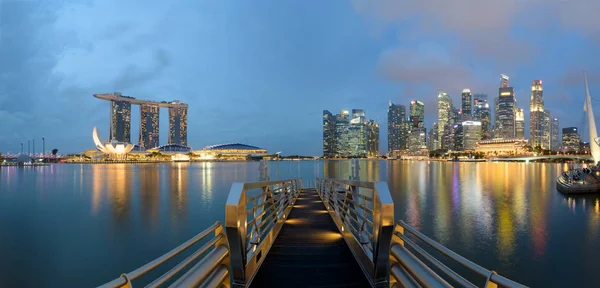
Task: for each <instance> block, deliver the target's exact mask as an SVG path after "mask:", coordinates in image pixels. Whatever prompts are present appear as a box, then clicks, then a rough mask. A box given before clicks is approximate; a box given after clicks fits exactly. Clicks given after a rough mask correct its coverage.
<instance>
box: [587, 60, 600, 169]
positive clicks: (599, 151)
mask: <svg viewBox="0 0 600 288" xmlns="http://www.w3.org/2000/svg"><path fill="white" fill-rule="evenodd" d="M583 80H584V82H585V105H584V109H583V110H584V111H585V112H587V118H588V129H589V136H590V152H591V153H592V157H593V158H594V164H598V162H599V161H600V146H599V145H598V143H596V140H597V139H596V138H598V132H597V130H596V120H595V119H594V110H593V109H592V97H591V96H590V89H589V88H588V81H587V73H586V71H585V70H584V71H583Z"/></svg>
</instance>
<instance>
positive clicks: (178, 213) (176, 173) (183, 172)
mask: <svg viewBox="0 0 600 288" xmlns="http://www.w3.org/2000/svg"><path fill="white" fill-rule="evenodd" d="M189 165H190V163H174V164H173V166H174V167H172V169H169V181H170V184H171V185H170V189H169V190H170V196H171V197H169V200H170V201H169V202H170V209H171V219H172V221H175V222H177V221H181V220H182V219H183V218H185V217H186V216H187V205H188V203H187V195H188V173H189V172H188V169H189Z"/></svg>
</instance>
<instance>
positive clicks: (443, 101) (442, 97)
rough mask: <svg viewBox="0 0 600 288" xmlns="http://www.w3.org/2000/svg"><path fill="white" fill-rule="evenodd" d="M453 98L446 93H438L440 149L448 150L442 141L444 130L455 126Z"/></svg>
mask: <svg viewBox="0 0 600 288" xmlns="http://www.w3.org/2000/svg"><path fill="white" fill-rule="evenodd" d="M451 115H452V98H450V96H448V94H446V92H444V91H441V90H440V91H439V93H438V133H437V135H438V143H439V145H440V147H439V148H440V149H447V148H446V147H445V145H444V144H443V143H444V140H443V139H442V138H443V137H444V135H445V133H444V130H445V129H446V127H447V125H449V124H453V122H452V119H451V118H452V116H451Z"/></svg>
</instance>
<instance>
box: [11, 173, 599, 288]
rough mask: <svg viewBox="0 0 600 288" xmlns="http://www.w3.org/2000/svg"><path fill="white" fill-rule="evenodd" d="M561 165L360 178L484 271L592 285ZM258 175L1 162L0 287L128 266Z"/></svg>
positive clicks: (592, 260) (586, 215)
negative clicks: (384, 188) (378, 185)
mask: <svg viewBox="0 0 600 288" xmlns="http://www.w3.org/2000/svg"><path fill="white" fill-rule="evenodd" d="M350 167H351V164H350V161H325V162H323V161H281V162H271V163H270V177H271V179H287V178H295V177H303V178H304V179H307V180H308V179H310V180H312V179H314V177H315V174H318V176H322V175H326V176H328V177H335V178H341V179H348V178H349V176H350ZM564 167H565V166H564V165H561V164H537V163H461V162H459V163H443V162H435V161H431V162H417V161H388V162H386V161H360V168H361V170H360V179H361V180H366V181H388V185H389V187H390V191H391V193H392V197H393V198H394V201H395V214H396V218H397V219H403V220H405V221H406V222H407V223H408V224H409V225H411V226H413V227H415V228H417V229H418V230H420V231H422V232H423V233H425V234H426V235H428V236H430V237H431V238H433V239H435V240H436V241H439V242H441V243H442V244H444V245H446V246H448V247H449V248H451V249H453V250H455V251H456V252H458V253H460V254H462V255H464V256H465V257H467V258H469V259H471V260H473V261H475V262H476V263H478V264H480V265H482V266H484V267H486V268H489V269H493V270H496V271H498V272H499V273H500V274H503V275H505V276H508V277H510V278H513V279H516V280H518V281H521V282H523V283H524V284H526V285H530V286H542V285H549V286H594V285H596V283H597V282H598V281H599V280H600V274H599V273H595V271H593V269H592V268H593V267H596V263H597V259H600V232H599V229H600V200H599V197H598V196H588V197H581V196H578V197H566V196H563V195H562V194H560V193H558V192H557V191H556V188H555V183H554V181H555V179H556V176H557V175H559V173H560V172H561V171H562V170H563V169H564ZM258 175H259V172H258V163H256V162H248V163H168V164H144V165H126V164H112V165H51V166H45V167H38V168H30V167H29V168H27V167H26V168H17V167H8V168H4V167H3V168H1V169H0V287H13V286H20V287H30V286H32V287H38V286H39V287H53V286H58V285H60V284H61V283H64V282H65V281H67V280H68V281H73V280H72V277H71V275H82V277H79V278H77V283H75V284H76V285H75V286H83V287H86V286H94V285H98V284H100V283H102V282H103V281H107V280H110V279H112V278H114V277H116V276H118V275H119V274H120V273H123V272H127V271H131V270H133V269H135V268H137V267H139V266H140V265H142V264H144V263H145V262H147V261H149V260H151V259H153V258H155V257H156V256H158V255H160V254H161V253H164V252H166V251H168V250H170V249H171V248H173V247H175V246H176V245H178V244H180V243H181V242H183V241H185V240H187V239H189V238H190V237H192V236H193V235H195V234H196V233H198V232H199V231H202V230H203V229H204V228H205V227H207V226H209V225H210V224H212V223H214V221H223V220H224V219H223V217H224V204H225V200H226V197H227V194H228V193H229V190H230V187H231V183H232V182H244V181H256V180H258ZM28 275H36V277H29V276H28ZM70 283H72V282H70Z"/></svg>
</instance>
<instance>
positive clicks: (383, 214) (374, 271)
mask: <svg viewBox="0 0 600 288" xmlns="http://www.w3.org/2000/svg"><path fill="white" fill-rule="evenodd" d="M316 188H317V192H318V194H319V196H320V197H321V200H322V201H323V203H324V204H325V207H326V208H327V210H328V211H329V214H330V215H331V217H332V218H333V221H334V222H335V224H336V226H337V227H338V229H339V231H340V232H341V234H342V236H343V238H344V240H345V241H346V244H348V247H349V248H350V250H351V251H352V253H353V254H354V258H356V260H357V262H358V263H359V265H360V266H361V268H362V269H363V272H364V273H365V275H366V276H367V278H368V280H369V281H370V282H371V285H372V286H373V287H387V286H388V285H389V284H388V283H389V280H388V278H389V271H388V270H389V268H388V267H389V258H390V257H389V253H390V241H391V238H392V233H393V231H394V202H393V201H392V196H391V195H390V191H389V189H388V186H387V183H385V182H363V181H352V180H336V179H317V184H316Z"/></svg>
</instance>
